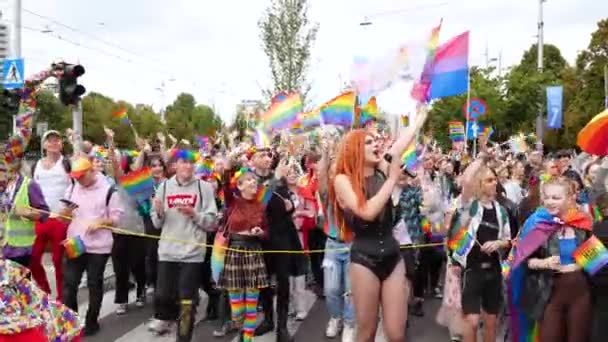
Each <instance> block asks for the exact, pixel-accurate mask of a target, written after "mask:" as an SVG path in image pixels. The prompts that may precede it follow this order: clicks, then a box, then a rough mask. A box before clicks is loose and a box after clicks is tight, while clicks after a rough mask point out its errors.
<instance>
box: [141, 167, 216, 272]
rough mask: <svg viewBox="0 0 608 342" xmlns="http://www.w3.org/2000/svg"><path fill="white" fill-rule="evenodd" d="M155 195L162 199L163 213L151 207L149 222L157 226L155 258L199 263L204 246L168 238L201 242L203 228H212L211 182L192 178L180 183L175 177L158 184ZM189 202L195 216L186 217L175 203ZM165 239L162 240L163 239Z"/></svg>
mask: <svg viewBox="0 0 608 342" xmlns="http://www.w3.org/2000/svg"><path fill="white" fill-rule="evenodd" d="M155 198H160V199H161V200H162V201H163V215H161V216H159V215H158V214H157V213H156V211H155V210H152V214H151V215H150V216H151V218H152V223H153V224H154V226H155V227H156V228H158V229H161V235H160V237H161V238H160V241H159V242H158V260H159V261H169V262H188V263H194V262H203V261H204V260H205V250H206V248H205V247H203V246H201V245H195V244H185V243H181V242H174V241H169V240H181V241H191V242H194V243H198V244H205V243H206V241H207V233H206V231H205V230H206V229H212V228H213V227H215V223H216V217H217V206H216V204H215V197H214V191H213V187H212V186H211V184H209V183H207V182H203V181H199V180H197V179H196V178H194V177H193V178H192V180H190V181H188V182H186V183H184V184H180V183H179V182H178V181H177V178H176V176H173V177H171V178H170V179H168V180H166V181H165V183H164V184H160V185H159V186H158V189H157V190H156V195H155ZM183 205H189V206H192V207H193V208H194V210H195V211H196V215H195V216H194V217H193V218H190V217H187V216H185V215H184V214H182V213H180V212H179V211H178V209H177V208H178V207H179V206H183ZM164 238H165V239H169V240H165V239H164Z"/></svg>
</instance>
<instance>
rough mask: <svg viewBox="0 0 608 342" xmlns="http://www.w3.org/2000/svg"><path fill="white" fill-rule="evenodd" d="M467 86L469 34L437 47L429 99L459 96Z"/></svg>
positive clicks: (465, 90)
mask: <svg viewBox="0 0 608 342" xmlns="http://www.w3.org/2000/svg"><path fill="white" fill-rule="evenodd" d="M468 85H469V32H468V31H467V32H465V33H462V34H461V35H459V36H456V37H454V38H452V39H451V40H450V41H448V42H447V43H445V44H443V45H441V46H439V47H438V48H437V51H436V52H435V63H434V65H433V72H432V74H431V91H430V96H429V97H430V99H431V100H432V99H437V98H441V97H447V96H454V95H460V94H463V93H466V92H467V89H468Z"/></svg>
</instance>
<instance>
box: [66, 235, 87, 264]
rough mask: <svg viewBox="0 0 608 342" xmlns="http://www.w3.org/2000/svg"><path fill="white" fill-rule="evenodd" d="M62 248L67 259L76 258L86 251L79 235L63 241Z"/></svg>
mask: <svg viewBox="0 0 608 342" xmlns="http://www.w3.org/2000/svg"><path fill="white" fill-rule="evenodd" d="M63 247H64V248H65V255H66V256H67V257H68V258H69V259H74V258H78V257H79V256H81V255H83V254H84V253H86V251H87V248H86V246H85V245H84V242H83V241H82V239H81V238H80V236H79V235H78V236H75V237H73V238H69V239H67V240H65V241H64V242H63Z"/></svg>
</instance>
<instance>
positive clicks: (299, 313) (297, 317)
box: [296, 312, 308, 321]
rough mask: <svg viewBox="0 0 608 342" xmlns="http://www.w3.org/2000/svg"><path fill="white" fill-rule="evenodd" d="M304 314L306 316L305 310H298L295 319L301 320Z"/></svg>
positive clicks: (304, 317) (303, 318)
mask: <svg viewBox="0 0 608 342" xmlns="http://www.w3.org/2000/svg"><path fill="white" fill-rule="evenodd" d="M306 316H308V314H307V313H306V312H298V313H297V314H296V321H303V320H305V319H306Z"/></svg>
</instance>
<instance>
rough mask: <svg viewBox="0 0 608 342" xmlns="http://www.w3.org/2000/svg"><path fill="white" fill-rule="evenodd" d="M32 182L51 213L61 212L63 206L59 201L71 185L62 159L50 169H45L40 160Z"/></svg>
mask: <svg viewBox="0 0 608 342" xmlns="http://www.w3.org/2000/svg"><path fill="white" fill-rule="evenodd" d="M34 180H35V181H36V183H38V185H39V186H40V189H41V190H42V195H43V196H44V199H45V201H46V203H47V205H48V206H49V208H50V210H51V212H54V213H56V212H58V211H59V210H61V209H62V208H63V207H64V205H63V203H61V202H60V201H59V200H60V199H62V198H64V196H65V192H66V190H67V189H68V187H69V186H71V185H72V181H71V180H70V175H69V174H68V173H67V172H66V170H65V168H64V167H63V157H61V158H59V160H57V162H56V163H55V165H53V167H51V168H50V169H45V168H44V166H43V165H42V160H39V161H38V165H36V170H35V172H34Z"/></svg>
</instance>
